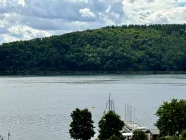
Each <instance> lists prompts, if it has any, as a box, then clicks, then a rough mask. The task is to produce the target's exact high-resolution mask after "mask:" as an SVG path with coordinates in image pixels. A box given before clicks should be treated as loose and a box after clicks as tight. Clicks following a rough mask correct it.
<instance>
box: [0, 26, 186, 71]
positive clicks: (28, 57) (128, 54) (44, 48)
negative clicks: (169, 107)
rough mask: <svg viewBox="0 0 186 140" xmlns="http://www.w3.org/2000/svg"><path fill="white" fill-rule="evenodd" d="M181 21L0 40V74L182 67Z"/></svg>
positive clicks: (185, 60)
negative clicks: (8, 40)
mask: <svg viewBox="0 0 186 140" xmlns="http://www.w3.org/2000/svg"><path fill="white" fill-rule="evenodd" d="M185 30H186V25H185V24H180V25H179V24H172V25H149V26H146V25H129V26H125V25H123V26H110V27H105V28H102V29H96V30H86V31H83V32H73V33H68V34H64V35H61V36H51V37H48V38H40V39H39V38H36V39H33V40H30V41H17V42H11V43H3V44H2V45H0V73H5V74H17V73H22V74H27V73H30V74H32V73H44V72H65V71H178V70H179V71H185V70H186V47H185V46H186V39H185V38H186V32H185Z"/></svg>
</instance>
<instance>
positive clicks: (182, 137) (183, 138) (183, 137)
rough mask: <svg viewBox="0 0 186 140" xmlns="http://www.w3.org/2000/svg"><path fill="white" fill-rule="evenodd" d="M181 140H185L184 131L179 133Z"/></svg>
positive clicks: (185, 133)
mask: <svg viewBox="0 0 186 140" xmlns="http://www.w3.org/2000/svg"><path fill="white" fill-rule="evenodd" d="M181 140H186V130H183V131H182V132H181Z"/></svg>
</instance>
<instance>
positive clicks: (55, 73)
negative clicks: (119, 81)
mask: <svg viewBox="0 0 186 140" xmlns="http://www.w3.org/2000/svg"><path fill="white" fill-rule="evenodd" d="M135 74H140V75H153V74H186V71H61V72H60V71H38V72H17V73H7V72H4V73H3V72H0V76H60V75H61V76H63V75H135Z"/></svg>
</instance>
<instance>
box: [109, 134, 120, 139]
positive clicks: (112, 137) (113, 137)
mask: <svg viewBox="0 0 186 140" xmlns="http://www.w3.org/2000/svg"><path fill="white" fill-rule="evenodd" d="M109 140H119V138H118V137H117V136H115V135H113V136H111V137H110V139H109Z"/></svg>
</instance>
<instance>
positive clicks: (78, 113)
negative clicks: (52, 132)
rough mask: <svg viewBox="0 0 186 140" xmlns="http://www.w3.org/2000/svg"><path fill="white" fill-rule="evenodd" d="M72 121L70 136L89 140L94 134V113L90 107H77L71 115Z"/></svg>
mask: <svg viewBox="0 0 186 140" xmlns="http://www.w3.org/2000/svg"><path fill="white" fill-rule="evenodd" d="M70 116H71V117H72V122H71V124H70V130H69V133H70V136H71V138H73V139H80V140H89V139H91V137H93V136H94V134H95V132H94V126H93V123H94V122H93V120H92V114H91V112H89V111H88V109H83V110H80V109H78V108H77V109H76V110H74V111H73V112H72V113H71V115H70Z"/></svg>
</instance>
